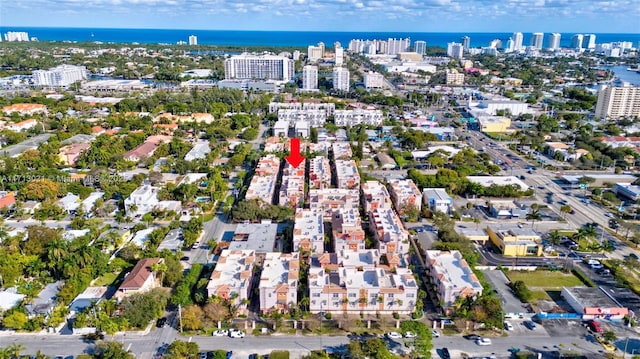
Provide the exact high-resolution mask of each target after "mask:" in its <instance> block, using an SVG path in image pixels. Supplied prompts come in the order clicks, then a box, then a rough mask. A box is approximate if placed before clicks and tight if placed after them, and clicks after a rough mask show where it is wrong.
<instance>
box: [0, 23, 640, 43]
mask: <svg viewBox="0 0 640 359" xmlns="http://www.w3.org/2000/svg"><path fill="white" fill-rule="evenodd" d="M7 31H26V32H28V33H29V36H31V37H37V38H38V40H40V41H78V42H85V41H101V42H117V43H134V42H137V43H141V44H154V43H155V44H157V43H168V44H175V43H176V42H178V41H188V40H189V36H190V35H196V36H197V37H198V44H201V45H221V46H225V45H227V46H229V45H233V46H274V47H307V46H308V45H313V44H316V43H318V42H320V41H322V42H324V43H325V46H326V47H328V48H331V47H333V43H334V42H335V41H339V42H340V43H341V44H342V46H343V47H347V46H348V45H349V41H350V40H352V39H363V40H367V39H370V40H373V39H385V40H386V39H388V38H407V37H408V38H410V39H411V41H412V43H413V41H416V40H423V41H426V42H427V46H440V47H444V48H446V47H447V43H449V42H454V41H455V42H460V38H461V37H462V36H465V35H466V36H469V37H470V38H471V47H482V46H488V45H489V42H490V41H491V40H493V39H501V40H503V45H506V41H507V39H509V37H510V36H511V35H512V33H499V32H485V33H447V32H330V31H235V30H166V29H106V28H100V29H91V28H45V27H1V26H0V33H5V32H7ZM523 35H524V36H523V37H524V41H523V44H525V45H527V44H529V41H530V38H531V34H530V33H523ZM573 35H574V34H573V33H566V34H562V37H561V41H560V45H561V46H563V47H568V46H570V44H571V36H573ZM614 41H630V42H632V43H633V46H637V45H638V43H639V42H640V34H596V42H597V43H605V42H614ZM545 44H546V38H545Z"/></svg>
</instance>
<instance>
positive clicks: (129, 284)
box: [119, 258, 162, 290]
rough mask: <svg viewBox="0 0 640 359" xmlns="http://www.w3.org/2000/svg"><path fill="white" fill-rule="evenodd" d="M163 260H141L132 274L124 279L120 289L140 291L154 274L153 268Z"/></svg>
mask: <svg viewBox="0 0 640 359" xmlns="http://www.w3.org/2000/svg"><path fill="white" fill-rule="evenodd" d="M161 260H162V259H160V258H146V259H141V260H139V261H138V263H136V265H135V267H133V269H132V270H131V272H130V273H129V274H128V275H127V276H126V277H125V278H124V281H122V284H120V288H119V289H120V290H123V289H129V290H137V289H140V288H141V287H142V286H143V285H144V283H145V282H146V281H147V280H148V279H149V277H150V276H151V274H152V273H153V271H152V270H151V267H152V266H153V265H154V264H156V263H160V261H161Z"/></svg>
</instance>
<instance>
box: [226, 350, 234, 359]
mask: <svg viewBox="0 0 640 359" xmlns="http://www.w3.org/2000/svg"><path fill="white" fill-rule="evenodd" d="M231 357H233V352H232V351H228V352H227V359H231Z"/></svg>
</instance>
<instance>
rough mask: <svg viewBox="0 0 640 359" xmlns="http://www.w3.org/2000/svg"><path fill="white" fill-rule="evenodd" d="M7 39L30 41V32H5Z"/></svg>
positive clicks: (5, 38)
mask: <svg viewBox="0 0 640 359" xmlns="http://www.w3.org/2000/svg"><path fill="white" fill-rule="evenodd" d="M4 40H5V41H10V42H11V41H29V33H27V32H23V31H9V32H7V33H5V34H4Z"/></svg>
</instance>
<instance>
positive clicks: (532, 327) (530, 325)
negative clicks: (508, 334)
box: [522, 320, 536, 330]
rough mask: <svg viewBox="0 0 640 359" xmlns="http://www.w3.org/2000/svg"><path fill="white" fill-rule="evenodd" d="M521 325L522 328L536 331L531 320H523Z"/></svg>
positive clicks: (534, 324)
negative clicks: (522, 325)
mask: <svg viewBox="0 0 640 359" xmlns="http://www.w3.org/2000/svg"><path fill="white" fill-rule="evenodd" d="M522 324H524V326H525V327H527V328H528V329H530V330H534V329H536V323H534V322H533V321H532V320H525V321H524V323H522Z"/></svg>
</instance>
